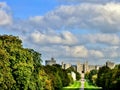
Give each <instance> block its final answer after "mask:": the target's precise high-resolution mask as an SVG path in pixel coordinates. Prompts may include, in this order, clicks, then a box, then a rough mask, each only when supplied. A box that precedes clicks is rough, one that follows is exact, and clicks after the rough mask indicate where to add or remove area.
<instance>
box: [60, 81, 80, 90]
mask: <svg viewBox="0 0 120 90" xmlns="http://www.w3.org/2000/svg"><path fill="white" fill-rule="evenodd" d="M80 86H81V83H80V82H79V81H75V82H74V83H73V84H72V85H70V86H67V87H64V88H63V89H62V90H79V88H80Z"/></svg>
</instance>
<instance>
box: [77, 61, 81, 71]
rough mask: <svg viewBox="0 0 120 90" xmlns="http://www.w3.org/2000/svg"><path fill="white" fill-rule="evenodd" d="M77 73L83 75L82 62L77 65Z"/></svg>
mask: <svg viewBox="0 0 120 90" xmlns="http://www.w3.org/2000/svg"><path fill="white" fill-rule="evenodd" d="M77 72H79V73H82V67H81V64H80V62H78V63H77Z"/></svg>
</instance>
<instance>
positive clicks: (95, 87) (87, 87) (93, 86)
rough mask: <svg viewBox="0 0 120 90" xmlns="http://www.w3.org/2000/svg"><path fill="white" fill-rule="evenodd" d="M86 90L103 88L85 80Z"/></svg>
mask: <svg viewBox="0 0 120 90" xmlns="http://www.w3.org/2000/svg"><path fill="white" fill-rule="evenodd" d="M84 90H102V88H101V87H97V86H95V85H93V84H92V83H90V82H89V81H85V84H84Z"/></svg>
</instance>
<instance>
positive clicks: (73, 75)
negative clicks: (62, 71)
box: [71, 72, 76, 81]
mask: <svg viewBox="0 0 120 90" xmlns="http://www.w3.org/2000/svg"><path fill="white" fill-rule="evenodd" d="M71 76H72V78H73V80H74V81H75V80H76V73H74V72H71Z"/></svg>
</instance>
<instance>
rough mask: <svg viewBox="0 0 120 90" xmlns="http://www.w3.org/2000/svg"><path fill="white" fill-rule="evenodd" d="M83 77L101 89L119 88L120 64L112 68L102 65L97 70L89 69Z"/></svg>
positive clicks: (117, 89)
mask: <svg viewBox="0 0 120 90" xmlns="http://www.w3.org/2000/svg"><path fill="white" fill-rule="evenodd" d="M85 78H86V79H88V80H89V81H90V82H92V83H93V84H94V85H96V86H99V87H102V89H103V90H119V87H120V86H119V85H120V65H116V67H115V68H114V69H110V68H109V67H107V66H102V67H101V68H100V69H99V70H91V71H90V72H89V73H86V75H85Z"/></svg>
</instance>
